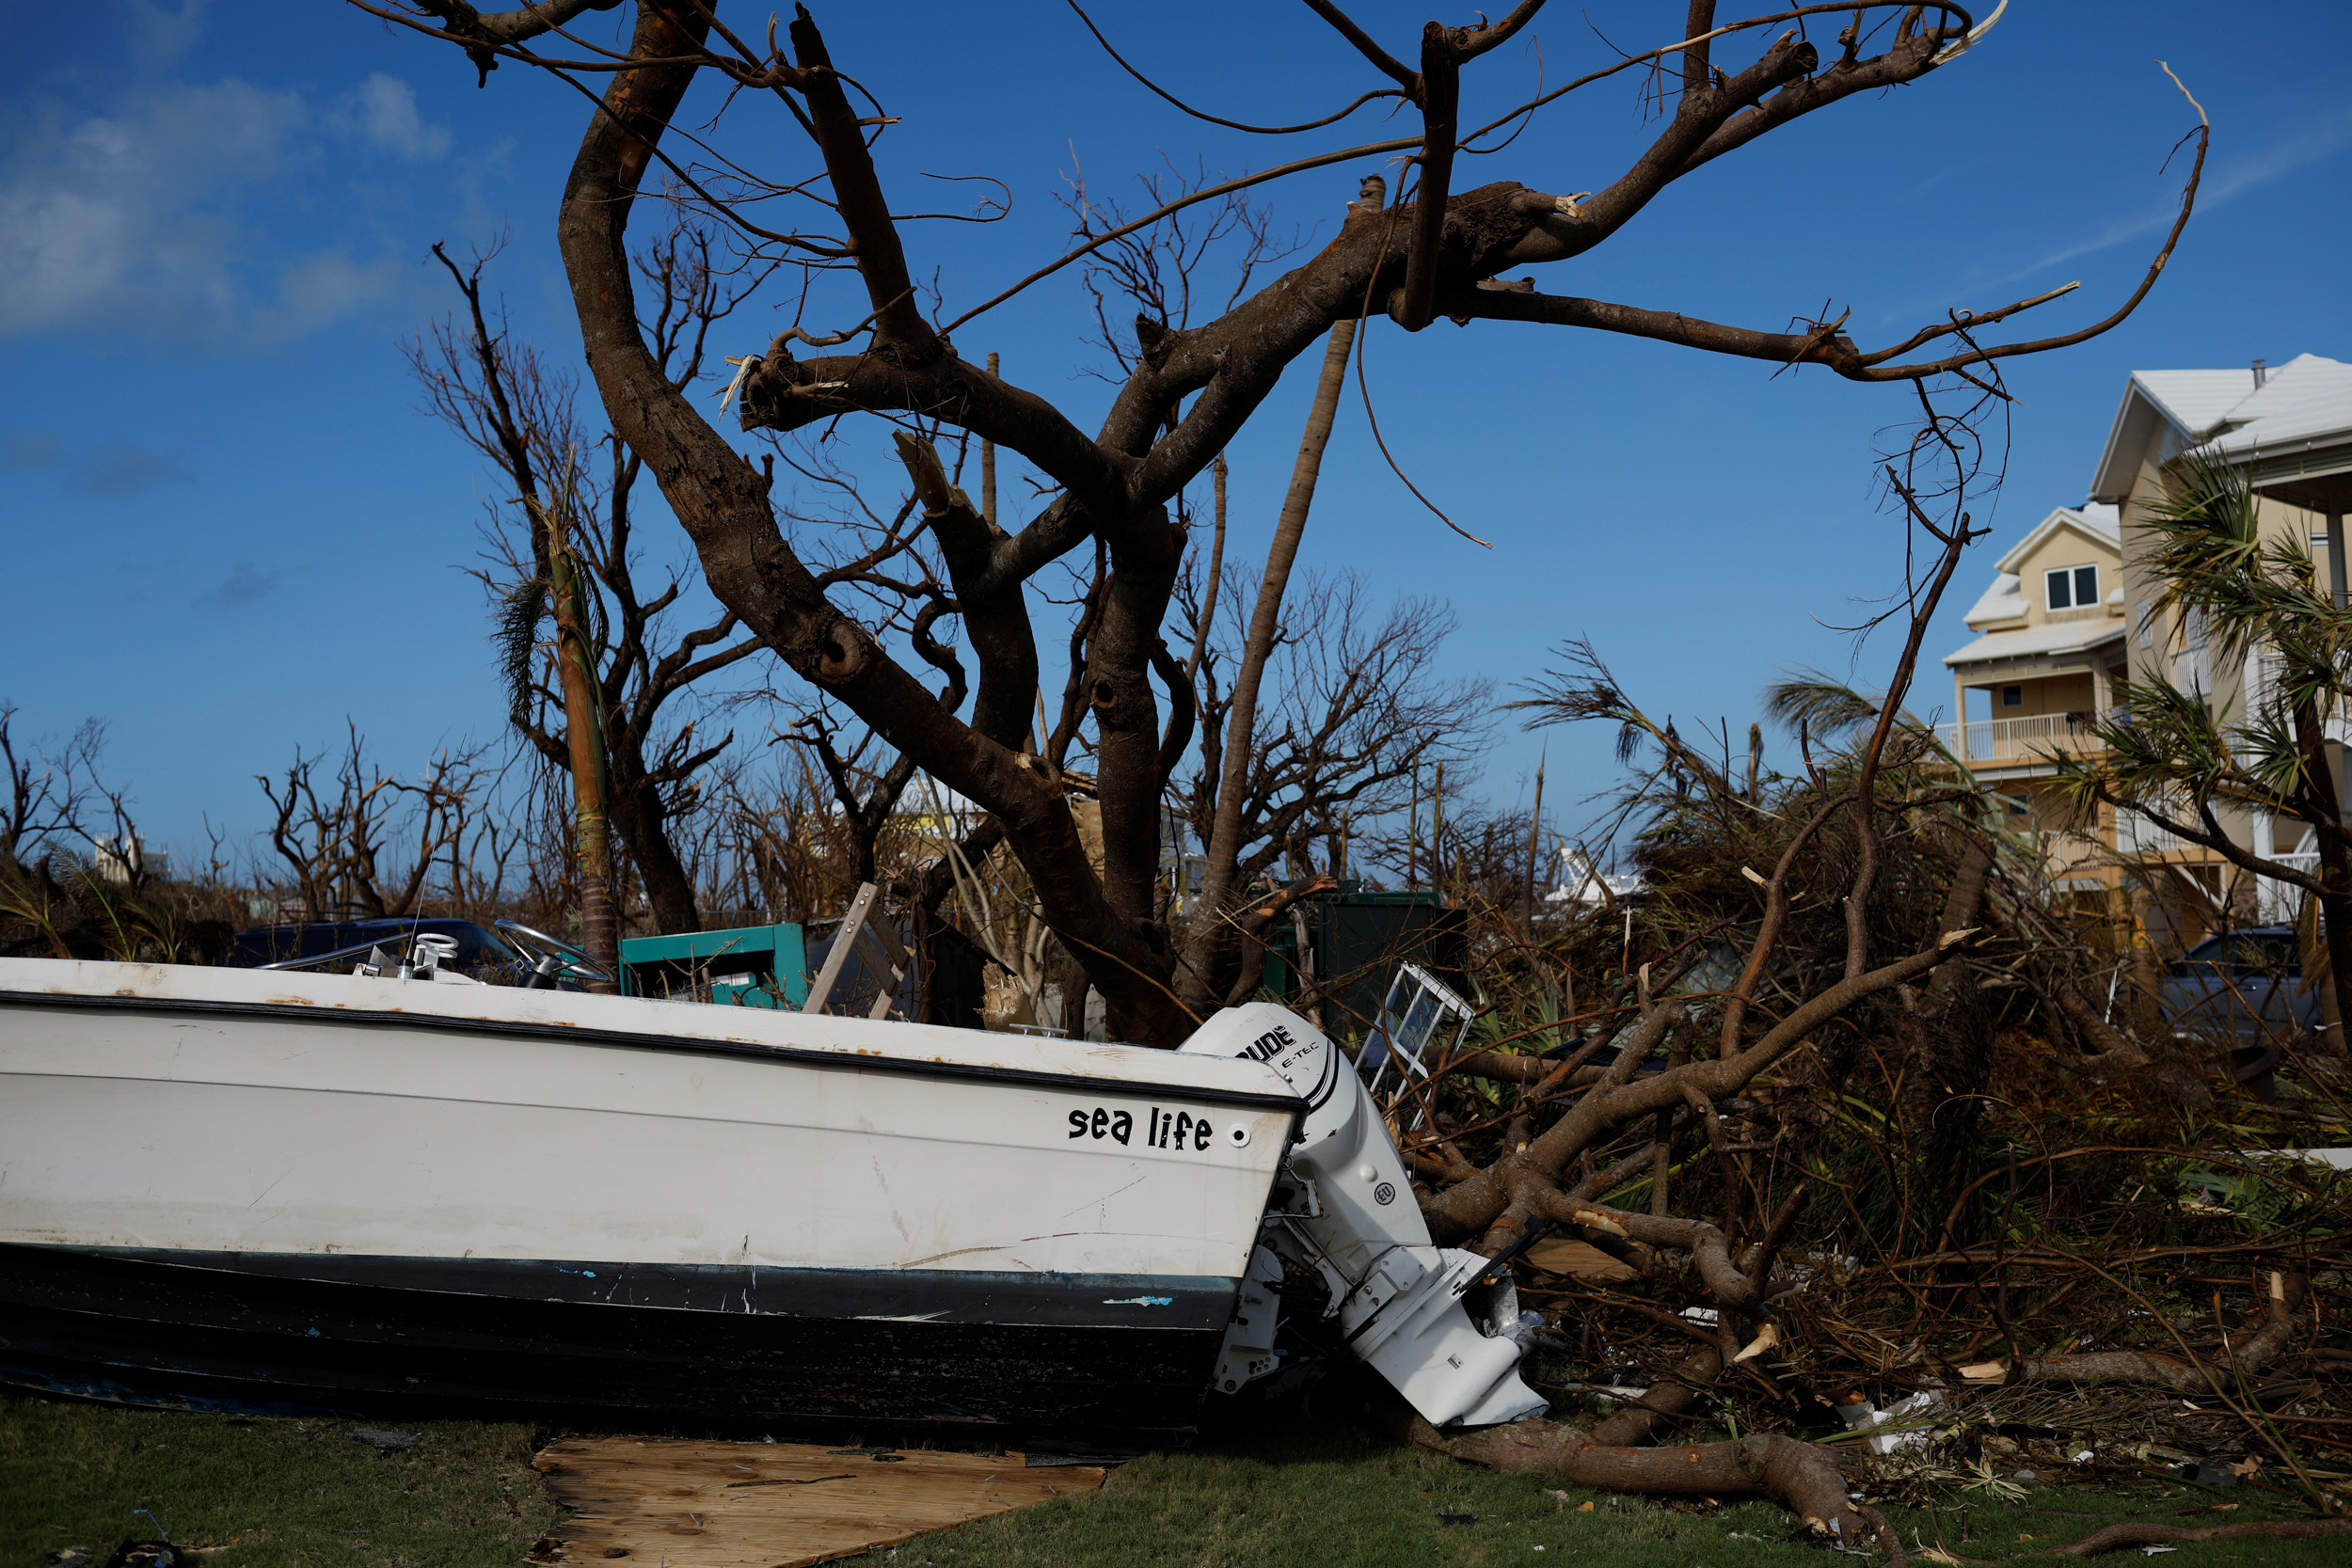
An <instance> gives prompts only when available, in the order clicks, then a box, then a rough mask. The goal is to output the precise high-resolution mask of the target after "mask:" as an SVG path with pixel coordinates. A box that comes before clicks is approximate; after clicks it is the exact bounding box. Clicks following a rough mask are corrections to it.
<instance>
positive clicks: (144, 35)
mask: <svg viewBox="0 0 2352 1568" xmlns="http://www.w3.org/2000/svg"><path fill="white" fill-rule="evenodd" d="M206 8H207V7H206V0H181V5H180V8H179V9H178V10H176V11H175V10H172V9H170V8H167V7H164V6H160V5H157V4H155V0H130V4H129V6H128V7H127V8H126V11H125V15H124V31H125V33H126V34H127V36H128V41H129V43H130V45H131V57H132V58H133V59H134V60H135V61H136V62H137V63H138V64H139V65H140V66H141V67H142V68H143V69H145V70H149V71H154V70H157V69H160V68H161V67H164V66H167V65H170V64H172V63H174V62H175V61H177V60H178V59H179V58H180V57H181V56H182V55H185V54H186V53H187V52H188V50H189V48H190V47H191V46H192V45H194V44H195V42H196V39H197V35H198V34H199V33H200V32H202V31H203V30H204V12H205V10H206Z"/></svg>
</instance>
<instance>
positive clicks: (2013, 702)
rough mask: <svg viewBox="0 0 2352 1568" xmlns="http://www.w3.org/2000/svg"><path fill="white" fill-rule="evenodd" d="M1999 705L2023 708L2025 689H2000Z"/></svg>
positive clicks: (2020, 687)
mask: <svg viewBox="0 0 2352 1568" xmlns="http://www.w3.org/2000/svg"><path fill="white" fill-rule="evenodd" d="M2001 705H2002V706H2003V707H2024V706H2025V705H2026V689H2025V688H2024V687H2022V686H2005V687H2003V688H2001Z"/></svg>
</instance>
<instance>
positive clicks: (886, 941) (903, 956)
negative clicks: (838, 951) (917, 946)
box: [858, 920, 907, 1019]
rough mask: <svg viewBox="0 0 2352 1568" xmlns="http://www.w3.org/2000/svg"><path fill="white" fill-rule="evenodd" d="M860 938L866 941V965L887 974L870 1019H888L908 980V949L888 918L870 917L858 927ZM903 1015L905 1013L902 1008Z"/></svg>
mask: <svg viewBox="0 0 2352 1568" xmlns="http://www.w3.org/2000/svg"><path fill="white" fill-rule="evenodd" d="M858 939H859V940H860V941H861V942H864V943H865V944H866V967H867V968H869V969H871V970H873V971H874V973H875V974H878V975H882V976H883V979H882V982H881V985H880V988H879V990H878V993H877V994H876V995H875V997H874V1005H873V1006H872V1007H870V1008H869V1009H867V1011H866V1017H867V1018H873V1019H880V1018H886V1017H888V1016H889V1014H890V1009H891V1007H892V1006H894V1005H896V1004H897V1002H898V992H899V991H901V990H904V989H905V988H906V983H907V950H906V946H905V944H904V943H902V942H899V941H898V932H897V931H895V930H893V929H892V928H891V925H890V922H889V921H888V920H868V921H867V922H866V924H865V925H864V926H862V927H859V928H858ZM899 1016H901V1017H904V1016H905V1010H904V1009H903V1008H901V1009H900V1014H899Z"/></svg>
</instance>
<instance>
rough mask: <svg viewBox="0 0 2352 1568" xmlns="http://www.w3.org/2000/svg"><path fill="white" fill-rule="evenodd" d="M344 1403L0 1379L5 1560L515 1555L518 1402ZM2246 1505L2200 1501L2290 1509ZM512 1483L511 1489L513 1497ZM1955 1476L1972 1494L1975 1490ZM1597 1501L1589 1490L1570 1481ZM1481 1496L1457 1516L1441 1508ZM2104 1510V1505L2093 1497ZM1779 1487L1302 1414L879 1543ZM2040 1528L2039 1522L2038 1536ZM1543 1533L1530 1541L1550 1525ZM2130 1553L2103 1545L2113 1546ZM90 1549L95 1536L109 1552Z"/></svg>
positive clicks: (1495, 1542)
mask: <svg viewBox="0 0 2352 1568" xmlns="http://www.w3.org/2000/svg"><path fill="white" fill-rule="evenodd" d="M354 1424H355V1423H353V1422H349V1421H326V1420H294V1419H255V1420H246V1419H240V1418H230V1417H224V1416H204V1415H186V1414H180V1413H169V1412H154V1411H129V1410H117V1409H112V1408H107V1407H103V1406H96V1405H82V1404H72V1403H64V1402H48V1401H41V1400H33V1399H26V1398H23V1397H19V1396H14V1395H0V1568H18V1565H20V1564H22V1565H27V1568H29V1565H32V1564H38V1563H39V1562H40V1560H41V1558H42V1555H43V1554H44V1553H46V1552H48V1551H50V1550H52V1549H54V1548H56V1547H59V1546H66V1545H76V1544H78V1545H89V1546H97V1545H100V1544H111V1543H113V1542H115V1541H117V1540H119V1539H122V1538H124V1537H126V1536H131V1535H144V1534H146V1533H148V1530H147V1525H146V1521H145V1520H144V1519H139V1518H136V1517H135V1516H134V1515H133V1513H132V1511H133V1510H134V1509H139V1508H146V1509H151V1510H152V1511H153V1512H154V1513H156V1514H157V1515H158V1516H159V1517H161V1519H162V1520H163V1522H164V1524H165V1526H166V1527H167V1528H169V1530H170V1531H171V1534H172V1538H173V1539H174V1540H175V1541H180V1542H183V1543H193V1544H199V1545H202V1544H215V1543H223V1542H229V1541H231V1540H234V1541H236V1542H237V1544H234V1545H231V1546H228V1547H226V1548H225V1549H221V1550H218V1551H217V1552H216V1553H215V1555H213V1557H212V1558H211V1560H212V1561H213V1562H215V1563H216V1564H218V1565H220V1568H279V1565H290V1568H291V1565H312V1564H326V1565H332V1568H369V1565H374V1564H388V1565H389V1564H415V1565H418V1568H469V1565H473V1564H482V1565H489V1564H499V1565H501V1568H503V1565H510V1564H513V1563H515V1562H516V1561H517V1560H519V1559H520V1558H521V1556H522V1553H523V1551H524V1549H525V1547H526V1546H527V1545H528V1544H529V1543H530V1542H531V1541H532V1538H533V1537H535V1536H537V1535H538V1534H539V1533H540V1532H541V1531H543V1530H545V1529H546V1528H548V1527H550V1526H552V1525H553V1524H554V1523H555V1522H556V1521H557V1518H558V1517H559V1515H558V1513H557V1511H556V1510H555V1509H554V1508H553V1507H552V1506H551V1505H549V1504H548V1502H547V1501H546V1499H545V1497H543V1496H542V1494H541V1492H540V1489H539V1484H538V1477H537V1476H536V1474H535V1473H534V1472H533V1471H532V1469H531V1466H530V1456H531V1451H532V1445H533V1442H534V1439H535V1438H538V1437H541V1436H544V1435H545V1434H544V1433H533V1432H532V1429H531V1428H529V1427H527V1426H521V1425H511V1424H495V1423H482V1422H466V1421H437V1422H423V1423H416V1424H405V1423H404V1424H402V1425H401V1427H400V1430H402V1431H405V1432H414V1433H420V1434H421V1435H422V1437H423V1439H424V1441H423V1442H422V1443H421V1444H420V1445H419V1446H418V1447H417V1448H415V1449H409V1450H406V1451H405V1452H401V1453H395V1454H391V1455H389V1456H387V1457H381V1458H379V1457H378V1456H377V1455H375V1454H374V1453H373V1451H371V1450H370V1449H366V1448H364V1447H362V1446H361V1445H360V1444H358V1443H357V1442H354V1441H353V1440H351V1439H350V1438H348V1437H346V1436H344V1435H343V1433H345V1432H347V1431H348V1430H349V1429H350V1428H351V1427H352V1426H353V1425H354ZM2211 1496H2212V1495H2211V1494H2199V1495H2195V1496H2191V1495H2189V1494H2187V1493H2185V1492H2183V1491H2178V1490H2169V1489H2160V1488H2155V1487H2150V1488H2148V1489H2146V1490H2144V1491H2141V1492H2138V1493H2137V1494H2136V1495H2132V1496H2125V1495H2122V1494H2120V1493H2114V1492H2094V1491H2091V1490H2090V1489H2088V1488H2074V1489H2069V1490H2051V1491H2042V1492H2038V1493H2036V1494H2034V1495H2033V1496H2032V1497H2028V1498H2027V1499H2026V1502H2025V1503H2023V1504H2022V1505H2015V1506H1996V1505H1993V1504H1989V1503H1986V1502H1984V1501H1982V1500H1975V1501H1969V1502H1968V1503H1967V1506H1968V1509H1969V1516H1970V1537H1969V1539H1968V1540H1966V1541H1965V1542H1963V1541H1962V1540H1961V1539H1960V1537H1959V1509H1960V1507H1961V1501H1955V1502H1954V1503H1953V1504H1951V1505H1949V1506H1947V1507H1945V1508H1943V1509H1942V1510H1940V1511H1939V1512H1940V1517H1941V1524H1942V1531H1943V1540H1944V1543H1945V1544H1946V1545H1947V1546H1948V1547H1949V1548H1950V1549H1951V1550H1952V1551H1953V1552H1954V1553H1955V1554H1956V1555H1958V1556H1959V1557H1961V1558H1963V1559H1964V1560H1971V1561H1978V1562H1987V1563H1994V1562H2011V1561H2018V1562H2022V1561H2026V1560H2042V1561H2049V1559H2047V1558H2043V1557H2042V1555H2041V1554H2042V1553H2044V1552H2046V1551H2047V1550H2048V1549H2049V1548H2050V1547H2051V1546H2053V1545H2056V1544H2060V1543H2062V1542H2064V1541H2068V1540H2072V1539H2074V1537H2077V1536H2080V1535H2083V1534H2085V1533H2087V1532H2089V1531H2090V1530H2091V1529H2092V1528H2096V1527H2097V1526H2098V1525H2099V1524H2100V1523H2102V1522H2103V1520H2104V1519H2105V1518H2107V1517H2112V1516H2118V1515H2138V1516H2143V1517H2146V1516H2153V1515H2156V1514H2159V1513H2169V1512H2171V1511H2174V1510H2179V1509H2185V1508H2188V1507H2192V1506H2194V1505H2196V1504H2197V1503H2199V1502H2201V1501H2205V1500H2209V1499H2210V1497H2211ZM2234 1496H2235V1497H2243V1498H2246V1499H2247V1502H2246V1504H2245V1506H2243V1507H2240V1508H2238V1509H2236V1510H2233V1511H2232V1512H2231V1513H2227V1514H2220V1515H2205V1516H2203V1517H2201V1518H2197V1519H2194V1520H2187V1521H2184V1522H2185V1523H2192V1524H2210V1523H2217V1522H2220V1521H2221V1520H2223V1519H2243V1518H2247V1517H2249V1516H2251V1517H2265V1516H2268V1517H2283V1516H2285V1515H2284V1514H2283V1513H2269V1512H2267V1511H2265V1510H2264V1509H2263V1508H2262V1507H2261V1505H2260V1504H2259V1503H2257V1502H2256V1501H2255V1500H2254V1499H2255V1498H2256V1497H2260V1496H2262V1494H2258V1493H2248V1492H2241V1493H2237V1494H2234ZM510 1498H511V1506H510V1502H509V1499H510ZM1965 1500H1966V1499H1962V1501H1965ZM1586 1502H1591V1503H1592V1504H1593V1505H1594V1507H1593V1509H1592V1511H1591V1512H1589V1513H1588V1512H1584V1511H1583V1510H1582V1509H1581V1507H1580V1505H1581V1504H1583V1503H1586ZM1444 1515H1454V1516H1455V1517H1456V1518H1460V1517H1461V1516H1465V1515H1468V1516H1470V1518H1471V1519H1473V1520H1474V1522H1463V1523H1455V1524H1447V1523H1445V1522H1443V1519H1442V1517H1441V1516H1444ZM2094 1515H2095V1517H2094ZM1897 1520H1898V1523H1899V1527H1900V1528H1901V1529H1902V1532H1903V1538H1904V1540H1905V1542H1906V1543H1909V1542H1910V1541H1911V1540H1912V1539H1913V1532H1914V1531H1915V1530H1917V1531H1919V1532H1921V1533H1922V1535H1923V1537H1924V1539H1925V1540H1926V1542H1927V1543H1928V1544H1934V1542H1935V1540H1936V1538H1937V1535H1936V1524H1935V1523H1934V1522H1932V1521H1931V1519H1930V1517H1929V1516H1928V1515H1927V1514H1926V1513H1916V1514H1915V1513H1899V1514H1898V1515H1897ZM1791 1528H1792V1526H1791V1521H1790V1520H1789V1519H1788V1516H1787V1515H1786V1514H1784V1513H1781V1511H1780V1510H1778V1509H1777V1508H1773V1507H1771V1506H1768V1505H1764V1504H1759V1503H1747V1504H1741V1505H1740V1506H1736V1507H1731V1508H1727V1509H1724V1510H1722V1511H1721V1512H1716V1513H1708V1514H1704V1515H1698V1514H1692V1513H1682V1512H1679V1511H1677V1510H1675V1509H1672V1508H1668V1507H1665V1506H1663V1505H1661V1504H1659V1503H1653V1502H1649V1501H1646V1500H1644V1499H1638V1498H1631V1497H1606V1496H1597V1495H1595V1494H1591V1493H1585V1492H1579V1491H1573V1490H1569V1491H1567V1492H1566V1495H1565V1497H1562V1496H1557V1495H1555V1489H1554V1488H1552V1487H1550V1486H1549V1485H1548V1484H1547V1483H1546V1482H1544V1481H1541V1480H1539V1479H1536V1478H1533V1477H1526V1476H1501V1475H1493V1474H1489V1473H1487V1472H1486V1471H1482V1470H1476V1469H1472V1468H1470V1467H1469V1466H1467V1465H1459V1464H1455V1463H1454V1462H1453V1461H1450V1460H1445V1459H1440V1458H1438V1457H1436V1456H1435V1455H1430V1454H1423V1453H1420V1452H1417V1451H1414V1450H1411V1449H1397V1448H1393V1447H1391V1446H1390V1445H1388V1444H1386V1443H1384V1442H1381V1441H1380V1440H1378V1439H1375V1438H1374V1437H1371V1436H1369V1435H1367V1434H1365V1433H1361V1432H1359V1431H1357V1430H1356V1429H1354V1428H1351V1427H1349V1426H1346V1425H1344V1424H1338V1423H1324V1424H1321V1425H1315V1426H1309V1425H1305V1424H1293V1425H1287V1426H1275V1427H1270V1428H1266V1429H1262V1430H1259V1431H1257V1432H1255V1433H1250V1434H1248V1435H1245V1436H1237V1437H1226V1438H1220V1439H1218V1440H1216V1441H1214V1442H1211V1443H1208V1444H1205V1445H1204V1446H1202V1447H1200V1448H1199V1449H1191V1450H1188V1451H1184V1452H1180V1453H1168V1454H1156V1455H1152V1456H1151V1457H1148V1458H1145V1459H1140V1460H1137V1461H1136V1462H1135V1463H1134V1464H1131V1465H1126V1466H1124V1467H1123V1468H1121V1469H1120V1470H1119V1471H1117V1472H1116V1473H1115V1474H1114V1475H1113V1477H1112V1479H1111V1481H1110V1484H1109V1485H1108V1486H1106V1487H1104V1489H1103V1490H1102V1491H1100V1492H1095V1493H1090V1494H1088V1495H1085V1496H1082V1497H1073V1498H1072V1499H1070V1500H1068V1501H1064V1502H1057V1503H1053V1504H1049V1505H1047V1506H1045V1507H1041V1508H1033V1509H1026V1510H1024V1511H1022V1512H1020V1513H1012V1514H1008V1515H1004V1516H1002V1517H999V1518H995V1519H991V1520H985V1521H982V1522H980V1523H978V1524H974V1525H969V1526H966V1527H964V1528H962V1529H960V1530H954V1531H949V1532H946V1533H944V1534H940V1535H934V1536H928V1537H925V1538H923V1539H921V1540H918V1541H915V1542H913V1543H910V1544H907V1545H905V1546H902V1547H900V1548H899V1549H898V1553H897V1554H896V1556H895V1557H884V1558H882V1559H879V1561H881V1562H884V1563H887V1564H888V1568H967V1565H968V1568H1161V1565H1165V1568H1227V1565H1232V1568H1268V1565H1282V1564H1294V1563H1295V1564H1299V1565H1301V1568H1310V1565H1311V1568H1450V1565H1456V1564H1458V1565H1461V1568H1500V1565H1503V1564H1510V1565H1514V1568H1519V1565H1524V1568H1541V1565H1543V1564H1545V1563H1547V1562H1550V1563H1559V1564H1561V1565H1562V1568H1565V1562H1566V1561H1567V1560H1568V1558H1569V1554H1573V1560H1574V1561H1575V1562H1576V1564H1577V1568H1615V1565H1617V1564H1626V1565H1632V1564H1637V1563H1638V1564H1642V1565H1644V1568H1759V1565H1762V1568H1769V1565H1770V1564H1772V1563H1774V1562H1785V1563H1787V1564H1788V1565H1789V1568H1803V1565H1804V1564H1807V1563H1814V1562H1825V1561H1826V1560H1825V1559H1823V1558H1821V1557H1820V1556H1819V1555H1817V1554H1818V1553H1819V1550H1820V1549H1819V1548H1818V1547H1813V1546H1809V1545H1803V1544H1791V1543H1790V1542H1789V1540H1788V1537H1789V1534H1790V1531H1791ZM2026 1537H2031V1539H2026ZM1539 1547H1540V1548H1542V1549H1541V1550H1538V1549H1537V1548H1539ZM2183 1552H2184V1554H2185V1555H2184V1557H2183V1565H2184V1568H2187V1565H2188V1564H2189V1563H2190V1562H2192V1561H2193V1562H2194V1563H2195V1564H2196V1568H2225V1565H2226V1568H2236V1565H2238V1564H2245V1565H2248V1568H2253V1565H2256V1564H2261V1565H2264V1568H2302V1565H2305V1564H2309V1565H2311V1568H2320V1565H2322V1564H2332V1563H2335V1562H2340V1561H2342V1560H2344V1543H2343V1542H2342V1541H2341V1540H2335V1541H2308V1542H2264V1541H2255V1542H2247V1543H2244V1544H2216V1545H2200V1546H2190V1547H2184V1548H2183ZM2127 1559H2128V1560H2137V1553H2124V1554H2119V1555H2118V1556H2117V1557H2114V1558H2110V1559H2107V1560H2108V1561H2110V1562H2113V1563H2116V1564H2118V1565H2119V1568H2120V1565H2121V1563H2122V1562H2123V1561H2124V1560H2127ZM101 1560H102V1561H103V1556H102V1558H101Z"/></svg>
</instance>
